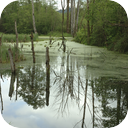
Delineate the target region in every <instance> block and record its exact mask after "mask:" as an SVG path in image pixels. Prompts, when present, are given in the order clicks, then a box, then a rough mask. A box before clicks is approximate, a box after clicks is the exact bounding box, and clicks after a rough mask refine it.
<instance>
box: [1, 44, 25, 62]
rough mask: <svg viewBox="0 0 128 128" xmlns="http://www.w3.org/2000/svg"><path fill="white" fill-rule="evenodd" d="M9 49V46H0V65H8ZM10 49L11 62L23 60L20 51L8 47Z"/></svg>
mask: <svg viewBox="0 0 128 128" xmlns="http://www.w3.org/2000/svg"><path fill="white" fill-rule="evenodd" d="M9 47H10V46H9V45H6V44H3V45H1V46H0V63H9V62H10V58H9V54H8V49H9ZM10 48H11V51H12V55H13V60H14V61H15V62H18V61H23V60H25V57H24V56H23V54H22V53H21V51H20V50H19V49H17V48H16V47H10Z"/></svg>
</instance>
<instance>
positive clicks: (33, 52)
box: [30, 33, 35, 63]
mask: <svg viewBox="0 0 128 128" xmlns="http://www.w3.org/2000/svg"><path fill="white" fill-rule="evenodd" d="M30 37H31V43H32V49H31V50H32V54H33V63H35V51H34V44H33V33H31V35H30Z"/></svg>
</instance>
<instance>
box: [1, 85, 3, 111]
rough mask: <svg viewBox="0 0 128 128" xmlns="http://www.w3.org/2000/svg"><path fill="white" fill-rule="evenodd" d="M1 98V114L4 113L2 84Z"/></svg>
mask: <svg viewBox="0 0 128 128" xmlns="http://www.w3.org/2000/svg"><path fill="white" fill-rule="evenodd" d="M0 98H1V107H2V108H1V113H3V98H2V93H1V84H0Z"/></svg>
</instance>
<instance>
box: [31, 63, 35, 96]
mask: <svg viewBox="0 0 128 128" xmlns="http://www.w3.org/2000/svg"><path fill="white" fill-rule="evenodd" d="M34 80H35V65H33V67H32V85H31V91H32V94H33V93H34Z"/></svg>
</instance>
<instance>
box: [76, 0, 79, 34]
mask: <svg viewBox="0 0 128 128" xmlns="http://www.w3.org/2000/svg"><path fill="white" fill-rule="evenodd" d="M79 4H80V0H78V3H77V15H76V30H75V32H77V29H78V20H79V7H80V5H79Z"/></svg>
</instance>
